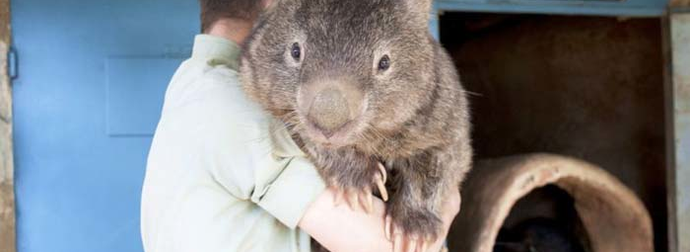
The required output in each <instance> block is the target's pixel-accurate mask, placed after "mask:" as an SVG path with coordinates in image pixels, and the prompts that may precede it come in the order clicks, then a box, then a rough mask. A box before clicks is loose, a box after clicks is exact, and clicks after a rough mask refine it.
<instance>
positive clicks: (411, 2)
mask: <svg viewBox="0 0 690 252" xmlns="http://www.w3.org/2000/svg"><path fill="white" fill-rule="evenodd" d="M274 1H277V0H274ZM403 1H404V2H405V5H407V7H408V8H409V9H410V11H411V12H412V13H413V14H414V15H415V17H417V18H419V22H420V23H422V24H424V25H426V24H428V23H429V18H431V7H432V5H433V2H434V1H433V0H403Z"/></svg>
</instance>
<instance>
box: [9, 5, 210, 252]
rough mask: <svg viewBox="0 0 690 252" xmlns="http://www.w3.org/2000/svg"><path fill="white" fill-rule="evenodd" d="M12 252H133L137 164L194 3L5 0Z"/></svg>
mask: <svg viewBox="0 0 690 252" xmlns="http://www.w3.org/2000/svg"><path fill="white" fill-rule="evenodd" d="M11 4H12V6H11V8H12V28H13V36H14V37H13V40H14V41H13V44H14V47H15V49H16V51H17V53H18V59H19V61H18V62H19V67H18V70H19V76H18V78H17V79H15V80H14V81H13V86H14V115H15V117H14V123H15V124H14V125H15V128H14V131H15V148H16V149H15V155H16V156H15V160H16V193H17V214H18V215H17V221H18V223H17V225H18V227H17V228H18V230H17V236H18V249H19V252H48V251H50V252H62V251H64V252H106V251H112V252H138V251H142V247H141V240H140V235H139V200H140V191H141V184H142V181H143V177H144V171H145V164H146V156H147V153H148V148H149V145H150V142H151V136H152V133H153V131H154V129H155V127H156V123H157V120H158V118H159V114H160V109H161V106H162V101H163V95H164V91H165V88H166V86H167V83H168V81H169V80H170V77H171V76H172V74H173V73H174V71H175V69H176V67H177V65H178V64H179V63H180V62H181V60H182V59H184V58H186V57H188V56H189V54H190V51H191V46H192V42H193V37H194V35H195V34H196V33H197V31H198V30H199V21H198V15H199V13H198V6H197V1H196V0H145V1H144V0H111V1H107V0H81V1H79V0H61V1H50V0H13V1H11Z"/></svg>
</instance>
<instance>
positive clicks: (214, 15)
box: [199, 0, 262, 32]
mask: <svg viewBox="0 0 690 252" xmlns="http://www.w3.org/2000/svg"><path fill="white" fill-rule="evenodd" d="M199 5H200V6H201V31H202V32H206V31H207V30H208V29H209V28H210V27H211V25H213V23H214V22H216V21H218V20H219V19H222V18H235V19H240V20H246V21H252V20H254V19H255V18H257V17H258V16H259V14H260V13H261V11H262V0H199Z"/></svg>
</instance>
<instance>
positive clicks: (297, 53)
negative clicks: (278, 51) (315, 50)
mask: <svg viewBox="0 0 690 252" xmlns="http://www.w3.org/2000/svg"><path fill="white" fill-rule="evenodd" d="M290 54H291V55H292V58H294V59H295V60H297V61H299V58H300V57H301V56H302V48H300V47H299V43H294V44H292V49H290Z"/></svg>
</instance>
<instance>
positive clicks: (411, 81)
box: [241, 0, 472, 238]
mask: <svg viewBox="0 0 690 252" xmlns="http://www.w3.org/2000/svg"><path fill="white" fill-rule="evenodd" d="M430 7H431V0H424V1H421V0H367V1H363V0H359V1H356V0H280V1H277V2H276V3H275V4H274V5H273V6H272V7H271V8H270V9H269V10H268V11H267V12H266V13H265V14H264V15H263V16H262V17H261V18H260V20H259V22H258V24H257V26H256V27H255V29H254V33H253V35H252V36H251V37H250V38H249V40H248V42H247V43H246V50H245V54H244V56H243V59H242V65H241V77H242V81H243V85H244V88H245V91H246V92H247V94H248V95H249V96H250V97H251V98H253V99H254V100H255V101H257V102H258V103H260V104H261V105H262V106H263V107H264V108H265V109H266V110H267V111H269V112H270V113H272V114H273V115H274V116H276V117H277V118H279V119H281V120H283V121H284V122H285V124H286V127H287V128H288V129H289V130H290V131H291V132H292V133H293V134H294V138H295V139H296V140H297V142H298V143H300V145H301V146H302V147H303V149H304V150H305V152H306V153H307V154H308V155H309V157H310V158H311V160H312V161H313V163H314V164H315V165H316V167H317V168H319V172H320V174H321V175H322V177H323V178H324V179H325V180H326V182H327V183H328V184H329V185H330V186H334V187H337V188H340V189H349V190H352V189H354V190H364V189H365V188H368V187H370V186H371V182H372V178H373V176H374V174H375V172H376V164H377V162H382V163H383V164H385V166H386V167H387V169H389V173H390V174H391V179H390V180H389V184H388V185H387V186H388V187H389V188H390V191H391V192H392V194H391V198H390V201H389V204H388V206H387V213H388V214H389V215H390V216H391V217H392V218H393V223H394V224H395V225H396V227H397V228H400V229H402V230H401V231H403V232H405V233H406V234H408V235H420V236H422V237H425V238H434V237H436V236H437V235H439V234H440V231H441V221H440V213H439V211H440V209H441V204H442V201H443V199H444V198H445V196H444V195H445V194H447V193H448V192H449V191H450V190H458V186H459V183H460V182H461V181H462V179H463V178H464V177H465V174H466V172H467V171H468V170H469V169H470V165H471V155H472V154H471V153H472V150H471V146H470V137H469V130H470V123H469V120H468V117H469V115H468V113H469V108H468V102H467V99H466V97H465V95H466V94H465V91H464V89H463V87H462V85H461V84H460V82H459V77H458V75H457V73H456V71H455V68H454V67H453V64H452V62H451V60H450V58H449V56H448V54H447V53H446V51H445V50H444V49H443V48H442V47H441V46H440V44H438V43H437V42H436V41H435V40H434V39H433V38H432V37H431V35H430V34H429V32H428V21H427V20H428V19H429V14H428V13H429V10H430ZM294 43H299V44H300V45H302V46H303V52H302V54H303V56H302V57H303V59H302V60H301V61H300V62H296V61H295V60H294V59H293V58H291V56H290V48H291V45H293V44H294ZM384 54H387V55H389V56H390V59H391V67H390V69H388V70H387V71H386V72H385V73H380V72H376V69H377V68H376V67H377V66H378V65H377V64H378V62H379V58H380V57H381V56H382V55H384ZM343 76H346V77H347V78H349V79H350V80H354V81H350V82H348V83H349V85H355V86H356V88H357V89H358V90H361V92H363V93H364V94H365V96H366V102H367V103H368V107H367V108H366V111H364V112H363V113H362V114H361V115H360V117H361V120H362V122H363V123H361V124H359V125H358V126H357V127H354V128H353V129H351V132H350V133H351V136H350V137H349V138H347V142H346V144H344V145H343V146H339V147H337V148H333V147H330V148H329V147H328V146H324V145H321V144H318V143H316V142H315V141H313V139H311V138H310V137H309V135H308V134H307V132H306V127H305V125H306V123H308V122H307V121H308V119H305V118H306V117H305V116H304V115H303V114H302V112H301V111H300V110H299V109H298V106H297V103H298V99H299V98H298V95H297V94H298V93H299V92H300V88H301V87H302V86H303V85H305V83H310V82H313V81H314V80H315V79H319V80H320V79H324V78H326V79H329V78H331V79H333V78H340V77H343Z"/></svg>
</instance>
